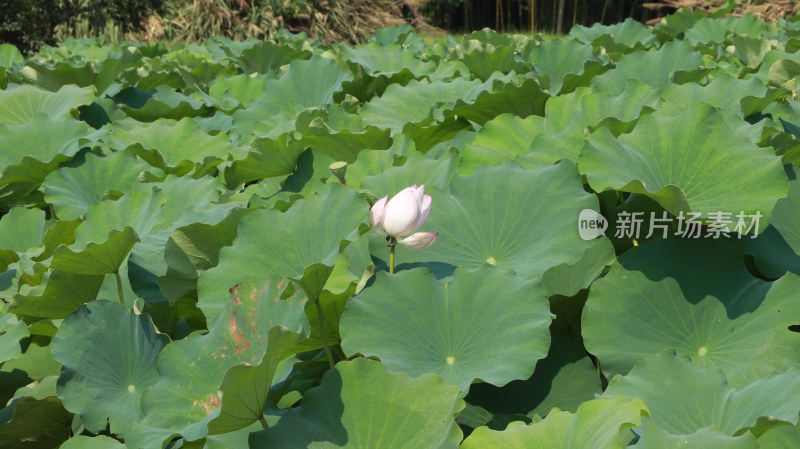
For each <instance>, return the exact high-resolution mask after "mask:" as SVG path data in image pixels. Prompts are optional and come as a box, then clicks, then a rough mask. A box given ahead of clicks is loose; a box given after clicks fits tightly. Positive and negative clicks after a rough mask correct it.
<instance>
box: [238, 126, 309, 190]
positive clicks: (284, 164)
mask: <svg viewBox="0 0 800 449" xmlns="http://www.w3.org/2000/svg"><path fill="white" fill-rule="evenodd" d="M287 139H288V134H284V135H282V136H280V137H279V138H277V139H274V140H273V139H269V138H266V137H263V138H256V139H253V141H252V142H251V143H250V151H249V153H248V154H247V156H246V157H245V158H244V159H240V160H237V161H234V162H233V164H231V165H230V166H229V167H228V168H226V169H225V181H226V182H227V183H228V185H239V184H243V183H247V182H252V181H257V180H260V179H264V178H273V177H279V176H286V175H290V174H291V173H292V172H294V170H295V168H296V167H297V158H298V157H299V156H300V153H302V152H303V149H304V148H303V147H302V146H300V145H288V144H287Z"/></svg>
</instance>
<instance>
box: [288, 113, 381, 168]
mask: <svg viewBox="0 0 800 449" xmlns="http://www.w3.org/2000/svg"><path fill="white" fill-rule="evenodd" d="M391 143H392V141H391V137H390V136H389V131H388V130H380V129H378V128H376V127H373V126H368V127H366V128H364V129H355V130H351V129H333V128H331V126H330V125H329V124H327V123H325V121H324V120H323V119H322V118H321V117H317V118H315V119H313V120H312V121H311V123H310V124H309V126H308V128H306V129H304V130H302V136H301V137H300V138H299V139H297V140H295V141H294V142H293V143H292V144H293V145H300V146H301V147H303V148H306V147H307V148H314V149H315V150H317V151H321V152H322V153H324V154H326V155H328V156H329V157H331V158H333V159H334V160H337V161H345V162H355V161H356V158H357V156H358V153H359V152H361V151H363V150H378V151H380V150H385V149H387V148H389V146H390V145H391Z"/></svg>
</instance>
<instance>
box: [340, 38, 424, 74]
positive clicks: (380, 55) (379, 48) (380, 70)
mask: <svg viewBox="0 0 800 449" xmlns="http://www.w3.org/2000/svg"><path fill="white" fill-rule="evenodd" d="M341 55H342V57H343V58H344V59H345V60H347V61H349V62H351V63H353V64H357V65H359V66H360V67H361V68H362V69H363V70H364V73H365V74H366V75H368V76H370V77H372V78H377V77H380V76H383V77H388V78H392V80H393V81H395V82H398V81H400V80H395V76H396V75H400V74H402V73H403V72H408V74H409V75H410V76H411V77H412V78H420V77H422V76H424V75H430V74H431V73H433V71H434V70H436V64H435V63H434V62H432V61H423V60H421V59H420V58H419V56H417V54H416V52H414V51H413V50H411V49H410V48H407V47H404V46H401V45H399V44H390V45H381V44H379V43H377V42H370V43H367V44H361V45H356V46H353V47H343V48H342V50H341Z"/></svg>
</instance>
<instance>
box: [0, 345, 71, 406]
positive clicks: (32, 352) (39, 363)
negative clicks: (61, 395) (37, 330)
mask: <svg viewBox="0 0 800 449" xmlns="http://www.w3.org/2000/svg"><path fill="white" fill-rule="evenodd" d="M14 370H20V371H24V372H25V374H27V375H28V376H29V377H30V378H31V379H39V380H41V381H42V382H44V379H45V378H48V379H50V380H52V382H50V381H47V382H50V384H49V385H47V387H46V388H45V389H47V390H49V391H47V394H45V395H43V396H38V395H37V394H35V393H38V392H42V391H41V390H40V391H38V392H37V391H36V390H35V389H34V388H32V386H30V385H28V386H26V387H25V388H20V389H19V390H17V392H16V393H15V395H14V396H15V398H21V397H26V396H29V397H36V399H44V398H45V397H47V396H55V394H56V383H55V380H56V378H58V375H59V373H60V372H61V364H60V363H58V362H57V361H56V359H55V358H54V357H53V352H52V351H51V350H50V346H49V344H48V345H47V346H39V345H38V344H36V343H32V344H29V345H28V347H27V349H25V352H23V353H22V355H20V356H19V357H17V358H15V359H14V360H8V361H6V362H4V363H3V367H2V368H0V371H2V372H6V373H8V372H12V371H14ZM51 387H52V388H51ZM29 392H30V394H29Z"/></svg>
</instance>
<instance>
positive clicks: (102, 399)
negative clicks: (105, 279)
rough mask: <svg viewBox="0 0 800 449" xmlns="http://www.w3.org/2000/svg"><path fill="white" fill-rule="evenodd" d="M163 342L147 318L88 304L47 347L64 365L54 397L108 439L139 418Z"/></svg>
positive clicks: (110, 304)
mask: <svg viewBox="0 0 800 449" xmlns="http://www.w3.org/2000/svg"><path fill="white" fill-rule="evenodd" d="M168 341H169V338H168V337H166V336H165V335H162V334H159V333H158V331H157V330H156V329H155V327H154V326H153V322H152V321H151V320H150V318H149V317H146V316H143V315H137V314H136V313H134V312H133V311H131V310H129V309H128V308H127V307H125V306H123V305H121V304H118V303H115V302H110V301H94V302H91V303H89V304H87V305H85V306H82V307H81V308H80V309H78V310H77V311H76V312H75V313H73V314H72V315H70V316H69V317H67V319H65V320H64V322H63V323H61V327H60V328H59V329H58V333H57V334H56V336H55V337H54V338H53V342H52V343H51V345H50V347H51V348H52V350H53V354H54V355H55V358H56V360H58V361H59V362H61V364H62V365H64V368H63V370H62V372H61V377H60V378H59V382H58V396H59V398H61V400H62V401H64V407H66V408H67V410H70V411H71V412H73V413H77V414H79V415H81V421H82V423H83V424H84V425H85V426H86V428H87V429H89V430H90V431H92V432H98V431H100V430H103V429H105V428H106V425H110V427H111V431H112V432H114V433H124V432H127V431H129V430H130V429H131V425H132V423H133V422H134V421H138V420H140V419H141V418H142V416H143V415H142V409H141V400H142V395H143V394H144V392H145V390H146V389H147V388H149V387H150V386H152V385H154V384H155V383H156V381H157V380H158V377H159V372H158V371H157V370H156V357H157V356H158V353H159V351H161V349H162V348H163V347H164V345H166V344H167V342H168Z"/></svg>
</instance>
